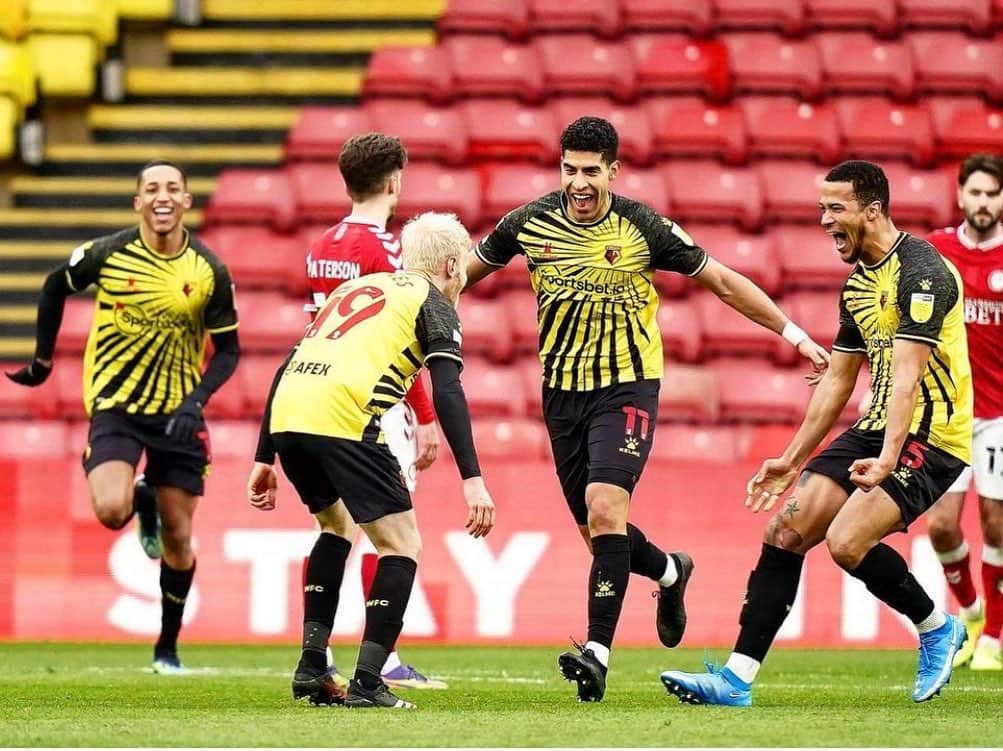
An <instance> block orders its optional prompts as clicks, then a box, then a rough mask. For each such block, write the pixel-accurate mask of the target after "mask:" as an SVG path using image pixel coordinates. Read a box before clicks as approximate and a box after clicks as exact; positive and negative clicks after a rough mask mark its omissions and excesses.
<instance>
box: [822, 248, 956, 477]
mask: <svg viewBox="0 0 1003 751" xmlns="http://www.w3.org/2000/svg"><path fill="white" fill-rule="evenodd" d="M962 289H963V288H962V282H961V276H960V275H959V274H958V270H957V269H956V268H955V267H954V266H953V265H952V264H951V263H950V261H948V260H946V259H945V258H944V257H943V256H941V255H940V253H938V252H937V249H936V248H934V247H933V246H932V245H931V244H930V243H928V242H927V241H926V240H922V239H920V238H918V237H914V236H913V235H910V234H908V233H905V232H902V233H900V234H899V236H898V239H897V240H896V241H895V244H894V245H893V246H892V249H891V251H890V252H889V253H888V255H886V256H885V257H884V258H883V259H881V261H880V262H878V263H877V264H875V265H874V266H865V265H864V264H862V263H858V264H857V267H856V268H855V269H854V270H853V272H852V273H851V274H850V276H849V277H848V278H847V280H846V283H845V284H844V285H843V291H842V292H841V293H840V300H839V323H840V327H839V334H838V335H837V337H836V341H835V342H834V344H833V349H835V350H839V351H841V352H859V353H862V354H866V355H867V359H868V362H869V364H870V369H871V389H872V390H873V392H874V396H873V398H872V400H871V407H870V409H869V410H868V411H867V414H866V415H864V416H863V417H862V418H860V420H858V421H857V424H856V427H858V428H860V429H861V430H883V429H884V428H885V424H886V422H887V419H888V397H889V394H890V393H891V387H892V372H891V365H892V344H893V342H894V340H895V339H913V340H915V341H919V342H925V343H926V344H929V345H930V346H931V347H933V351H932V352H931V353H930V360H929V363H928V364H927V367H926V372H925V373H924V375H923V380H922V382H921V383H920V393H919V399H918V400H917V402H916V411H915V413H914V415H913V420H912V424H911V425H910V428H909V430H910V432H911V433H914V434H915V435H916V436H917V437H918V438H920V439H921V440H923V441H926V442H927V443H930V444H931V445H933V446H936V447H937V448H940V449H943V450H944V451H946V452H947V453H949V454H951V455H952V456H955V457H957V458H958V459H961V460H962V461H964V462H965V463H967V464H971V461H972V398H973V395H972V373H971V370H970V368H969V364H968V341H967V339H966V336H965V316H964V297H963V295H962Z"/></svg>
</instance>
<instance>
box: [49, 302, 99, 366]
mask: <svg viewBox="0 0 1003 751" xmlns="http://www.w3.org/2000/svg"><path fill="white" fill-rule="evenodd" d="M93 322H94V299H93V298H91V297H70V298H67V300H66V307H65V308H63V322H62V324H60V326H59V338H58V339H57V340H56V352H58V353H59V354H63V353H65V354H67V355H73V356H76V355H79V354H80V353H81V352H83V351H84V347H86V346H87V337H89V336H90V333H91V324H92V323H93ZM60 359H62V358H60Z"/></svg>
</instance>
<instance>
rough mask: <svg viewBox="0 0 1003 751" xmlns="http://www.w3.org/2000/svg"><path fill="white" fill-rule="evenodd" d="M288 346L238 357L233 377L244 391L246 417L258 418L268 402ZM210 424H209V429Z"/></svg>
mask: <svg viewBox="0 0 1003 751" xmlns="http://www.w3.org/2000/svg"><path fill="white" fill-rule="evenodd" d="M288 354H289V352H288V348H287V349H286V351H285V352H282V353H281V354H272V355H254V354H251V355H246V356H244V357H241V358H240V365H239V366H238V367H237V372H236V373H235V374H234V378H238V379H240V389H241V390H242V391H243V392H244V409H245V411H246V412H245V414H246V416H247V417H249V418H252V419H256V420H260V419H261V415H263V414H264V412H265V404H266V403H267V402H268V392H269V391H271V389H272V380H273V379H274V378H275V372H276V371H277V370H278V369H279V365H281V364H282V362H283V361H284V360H285V359H286V355H288ZM211 429H212V426H210V430H211Z"/></svg>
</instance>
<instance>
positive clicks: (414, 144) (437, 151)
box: [365, 99, 467, 164]
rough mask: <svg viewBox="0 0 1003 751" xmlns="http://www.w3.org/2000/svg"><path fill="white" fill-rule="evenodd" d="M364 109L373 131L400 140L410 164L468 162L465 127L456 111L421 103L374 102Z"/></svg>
mask: <svg viewBox="0 0 1003 751" xmlns="http://www.w3.org/2000/svg"><path fill="white" fill-rule="evenodd" d="M365 109H366V112H367V113H368V114H369V122H370V123H371V124H372V130H376V131H379V132H380V133H389V134H391V135H394V136H396V137H398V138H400V139H401V142H402V143H403V144H404V148H406V149H407V156H408V159H409V160H422V159H430V160H434V161H438V162H444V163H446V164H463V163H464V162H465V160H466V158H467V129H466V123H465V122H464V120H463V118H462V117H461V116H460V113H459V111H458V110H456V109H455V108H449V107H434V106H430V105H427V104H425V103H424V102H421V101H418V100H400V99H397V100H394V99H373V100H370V101H369V102H367V103H366V107H365Z"/></svg>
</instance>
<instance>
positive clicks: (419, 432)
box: [414, 420, 439, 471]
mask: <svg viewBox="0 0 1003 751" xmlns="http://www.w3.org/2000/svg"><path fill="white" fill-rule="evenodd" d="M414 434H415V437H416V438H417V439H418V455H417V456H416V457H415V460H414V468H415V469H417V470H419V471H421V470H423V469H428V468H429V467H431V466H432V462H434V461H435V457H436V456H438V454H439V428H438V427H437V426H436V424H435V420H433V421H432V422H430V423H428V425H420V424H419V425H418V426H417V427H416V428H415V430H414Z"/></svg>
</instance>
